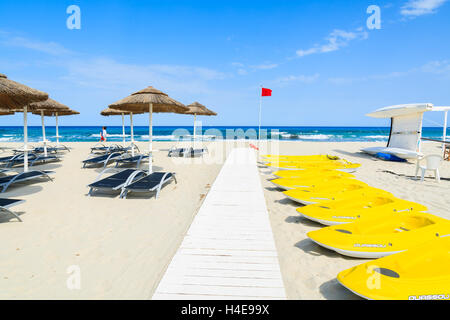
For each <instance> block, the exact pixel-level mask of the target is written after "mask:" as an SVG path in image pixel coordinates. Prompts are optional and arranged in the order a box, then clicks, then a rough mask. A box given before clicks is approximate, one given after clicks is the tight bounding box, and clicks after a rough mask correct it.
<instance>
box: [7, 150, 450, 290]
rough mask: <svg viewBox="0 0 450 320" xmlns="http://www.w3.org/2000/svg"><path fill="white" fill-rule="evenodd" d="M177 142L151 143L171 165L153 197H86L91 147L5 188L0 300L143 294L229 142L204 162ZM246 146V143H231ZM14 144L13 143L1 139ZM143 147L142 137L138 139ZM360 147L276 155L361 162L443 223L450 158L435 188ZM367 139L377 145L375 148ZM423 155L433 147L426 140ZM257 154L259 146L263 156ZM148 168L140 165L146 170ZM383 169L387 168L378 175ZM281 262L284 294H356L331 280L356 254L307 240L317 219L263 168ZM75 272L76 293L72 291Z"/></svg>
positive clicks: (160, 164) (372, 177)
mask: <svg viewBox="0 0 450 320" xmlns="http://www.w3.org/2000/svg"><path fill="white" fill-rule="evenodd" d="M174 144H175V143H173V142H172V143H171V142H155V143H154V148H155V149H156V150H160V151H159V152H155V160H154V170H155V171H156V170H164V171H172V172H175V173H176V175H177V180H178V183H177V184H175V183H174V182H172V183H171V184H169V185H167V186H166V187H165V188H164V189H163V190H162V192H161V194H160V197H159V198H158V199H155V198H154V197H153V196H152V197H150V196H148V195H145V196H139V197H136V196H130V199H119V198H118V197H117V195H116V196H111V195H105V194H99V195H97V196H93V197H88V196H87V192H88V188H87V187H86V186H87V185H88V184H89V183H92V182H93V181H94V180H95V178H96V177H97V175H98V174H99V172H100V171H101V169H99V168H97V169H81V161H82V160H83V159H85V158H86V157H87V155H88V153H89V147H91V146H92V145H93V144H92V143H81V142H80V143H66V145H68V146H70V147H72V148H73V149H72V152H70V153H67V154H66V155H65V156H64V158H63V161H61V162H59V163H54V164H47V165H43V166H38V167H36V168H38V169H51V170H54V171H55V172H56V173H55V174H54V175H53V177H54V181H53V182H42V183H30V184H28V185H27V186H26V187H11V188H10V189H9V190H8V191H7V192H5V193H4V194H3V195H2V197H5V198H18V199H24V200H26V202H25V203H24V204H21V205H20V206H17V207H15V208H13V210H14V211H16V212H17V211H18V212H21V213H22V215H21V218H22V219H23V222H22V223H20V222H17V220H16V219H12V218H11V219H10V217H9V216H8V217H7V218H5V217H4V216H0V229H1V230H0V243H1V244H2V245H1V246H0V287H1V288H2V290H0V298H1V299H150V298H151V297H152V294H153V292H154V290H155V289H156V287H157V285H158V283H159V280H160V279H161V277H162V275H163V274H164V272H165V270H166V268H167V266H168V264H169V263H170V261H171V259H172V257H173V255H174V254H175V252H176V250H177V249H178V246H179V245H180V243H181V241H182V239H183V237H184V234H185V233H186V231H187V229H188V228H189V226H190V223H191V222H192V220H193V218H194V216H195V214H196V212H197V210H198V209H199V207H200V206H201V204H202V201H203V199H204V197H205V195H206V194H207V192H208V190H209V188H210V186H211V185H212V184H213V183H214V180H215V178H216V176H217V174H218V173H219V171H220V169H221V166H222V164H223V161H224V159H225V158H226V155H227V153H228V152H229V150H231V147H232V146H233V145H234V144H236V142H227V143H226V147H225V148H224V147H223V146H222V145H221V143H220V142H208V143H206V146H207V147H208V148H209V150H210V155H208V156H206V157H205V159H203V160H201V159H196V160H184V159H182V160H180V159H178V160H173V159H171V158H168V157H167V149H168V148H170V147H171V146H173V145H174ZM237 144H238V145H248V142H242V143H237ZM5 145H7V146H8V147H14V146H17V145H18V144H5ZM138 145H139V147H140V148H142V150H147V149H148V145H147V144H146V143H138ZM368 145H371V144H367V143H326V142H320V143H319V142H317V143H312V142H311V143H310V142H280V143H277V146H278V147H279V149H280V153H281V154H304V155H306V154H319V153H328V154H335V155H338V156H342V157H344V158H346V159H348V160H350V161H355V162H359V163H361V164H362V167H361V168H360V169H359V170H358V172H357V173H356V176H357V177H358V178H359V179H361V180H362V181H364V182H366V183H369V184H370V185H372V186H374V187H379V188H383V189H385V190H387V191H390V192H392V193H393V194H394V195H396V196H398V197H400V198H404V199H407V200H412V201H416V202H419V203H422V204H424V205H427V206H428V207H429V209H430V212H431V213H434V214H437V215H440V216H443V217H446V218H449V219H450V213H449V210H448V208H449V207H450V199H449V198H448V192H449V190H450V181H449V180H445V178H450V162H446V163H444V165H443V167H442V172H441V173H442V177H443V178H444V179H443V181H442V182H441V183H440V184H436V183H435V182H434V181H433V180H431V179H427V181H426V182H424V183H421V182H419V181H413V180H412V179H411V177H410V176H411V175H413V174H414V168H415V167H414V164H401V163H390V162H384V161H378V160H375V159H373V158H371V157H368V156H365V155H362V154H360V153H358V152H357V151H358V150H359V149H360V148H361V147H362V146H368ZM374 145H380V143H378V144H374ZM424 151H425V152H426V153H439V151H440V150H439V149H438V147H437V145H436V144H431V143H430V144H428V143H425V144H424ZM262 153H264V151H263V152H262ZM144 168H145V166H144ZM385 170H389V171H391V172H385ZM260 171H261V181H262V183H263V187H264V192H265V197H266V203H267V207H268V211H269V215H270V219H271V224H272V229H273V233H274V238H275V243H276V246H277V249H278V253H279V261H280V267H281V271H282V275H283V281H284V283H285V287H286V292H287V296H288V298H289V299H356V298H357V297H356V296H355V295H353V294H351V293H349V292H348V291H347V290H346V289H344V288H342V287H341V286H340V285H339V284H338V283H337V282H336V280H335V277H336V275H337V273H338V272H340V271H341V270H344V269H346V268H349V267H352V266H354V265H357V264H360V263H362V262H363V260H357V259H350V258H343V257H341V256H339V255H337V254H335V253H332V252H331V251H328V250H325V249H322V248H320V247H319V246H317V245H315V244H313V243H312V242H311V241H309V240H308V239H307V237H306V233H307V232H309V231H311V230H315V229H317V228H318V227H319V225H317V224H315V223H312V222H308V221H306V220H304V219H302V218H300V217H298V215H297V214H296V211H295V208H296V207H297V205H296V204H294V203H293V202H291V201H289V200H287V199H286V198H285V197H283V195H282V193H281V192H279V191H277V190H275V189H274V188H273V186H272V184H271V183H270V182H269V181H268V179H270V178H271V177H272V176H271V175H270V174H268V170H267V168H261V169H260ZM78 271H79V275H80V278H79V279H80V289H73V288H72V289H69V288H68V285H67V282H69V284H73V283H76V282H73V280H74V279H77V278H76V277H75V276H76V275H77V274H78Z"/></svg>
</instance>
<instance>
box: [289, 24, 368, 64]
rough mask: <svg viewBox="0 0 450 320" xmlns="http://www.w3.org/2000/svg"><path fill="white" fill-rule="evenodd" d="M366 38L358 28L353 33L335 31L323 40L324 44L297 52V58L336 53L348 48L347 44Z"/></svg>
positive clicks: (363, 32)
mask: <svg viewBox="0 0 450 320" xmlns="http://www.w3.org/2000/svg"><path fill="white" fill-rule="evenodd" d="M368 37H369V34H368V33H367V31H364V30H363V29H362V28H358V29H357V30H355V31H344V30H338V29H336V30H334V31H333V32H331V33H330V34H329V35H328V36H327V37H326V38H325V40H326V42H325V43H324V44H321V45H319V44H316V45H315V46H313V47H312V48H309V49H300V50H297V56H298V57H305V56H308V55H311V54H317V53H327V52H333V51H337V50H339V49H341V48H343V47H346V46H348V44H349V43H350V42H351V41H353V40H365V39H367V38H368Z"/></svg>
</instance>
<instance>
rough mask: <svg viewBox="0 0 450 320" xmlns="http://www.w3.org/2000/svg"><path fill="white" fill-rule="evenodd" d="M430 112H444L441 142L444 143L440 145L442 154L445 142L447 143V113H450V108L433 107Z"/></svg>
mask: <svg viewBox="0 0 450 320" xmlns="http://www.w3.org/2000/svg"><path fill="white" fill-rule="evenodd" d="M431 111H435V112H444V129H443V132H442V140H443V141H444V143H443V144H442V152H444V151H445V142H446V141H447V125H448V112H449V111H450V107H433V109H432V110H431Z"/></svg>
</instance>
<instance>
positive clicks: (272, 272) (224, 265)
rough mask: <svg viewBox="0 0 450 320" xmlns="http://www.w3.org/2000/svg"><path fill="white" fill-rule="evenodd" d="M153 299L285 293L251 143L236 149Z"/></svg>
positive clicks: (276, 295)
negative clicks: (250, 147)
mask: <svg viewBox="0 0 450 320" xmlns="http://www.w3.org/2000/svg"><path fill="white" fill-rule="evenodd" d="M153 299H175V300H183V299H194V300H195V299H198V300H208V299H209V300H213V299H225V300H231V299H247V300H253V299H286V294H285V290H284V285H283V281H282V278H281V272H280V267H279V264H278V256H277V250H276V248H275V244H274V240H273V234H272V229H271V226H270V221H269V216H268V213H267V208H266V203H265V199H264V194H263V190H262V186H261V181H260V177H259V173H258V170H257V165H256V156H255V153H254V151H253V150H251V149H244V148H239V149H234V150H233V151H232V152H231V154H230V156H229V157H228V159H227V161H226V162H225V164H224V166H223V168H222V170H221V171H220V173H219V175H218V177H217V179H216V181H215V182H214V184H213V186H212V188H211V190H210V192H209V193H208V195H207V197H206V199H205V201H204V203H203V205H202V207H201V208H200V210H199V212H198V213H197V216H196V217H195V219H194V221H193V223H192V225H191V227H190V229H189V230H188V232H187V234H186V236H185V238H184V240H183V242H182V244H181V246H180V248H179V249H178V251H177V253H176V254H175V256H174V258H173V260H172V262H171V263H170V265H169V267H168V269H167V271H166V273H165V275H164V276H163V278H162V280H161V282H160V284H159V286H158V288H157V289H156V291H155V294H154V295H153Z"/></svg>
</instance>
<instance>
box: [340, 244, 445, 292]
mask: <svg viewBox="0 0 450 320" xmlns="http://www.w3.org/2000/svg"><path fill="white" fill-rule="evenodd" d="M337 280H338V281H339V282H340V283H341V284H342V285H343V286H344V287H346V288H347V289H349V290H350V291H352V292H353V293H355V294H357V295H359V296H361V297H363V298H366V299H373V300H450V237H441V238H438V239H436V240H433V241H430V242H426V243H424V244H422V245H420V246H417V247H415V248H412V249H409V250H408V251H405V252H402V253H397V254H394V255H392V256H389V257H385V258H381V259H378V260H375V261H370V262H367V263H364V264H362V265H359V266H357V267H354V268H351V269H348V270H345V271H342V272H341V273H339V275H338V276H337Z"/></svg>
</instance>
